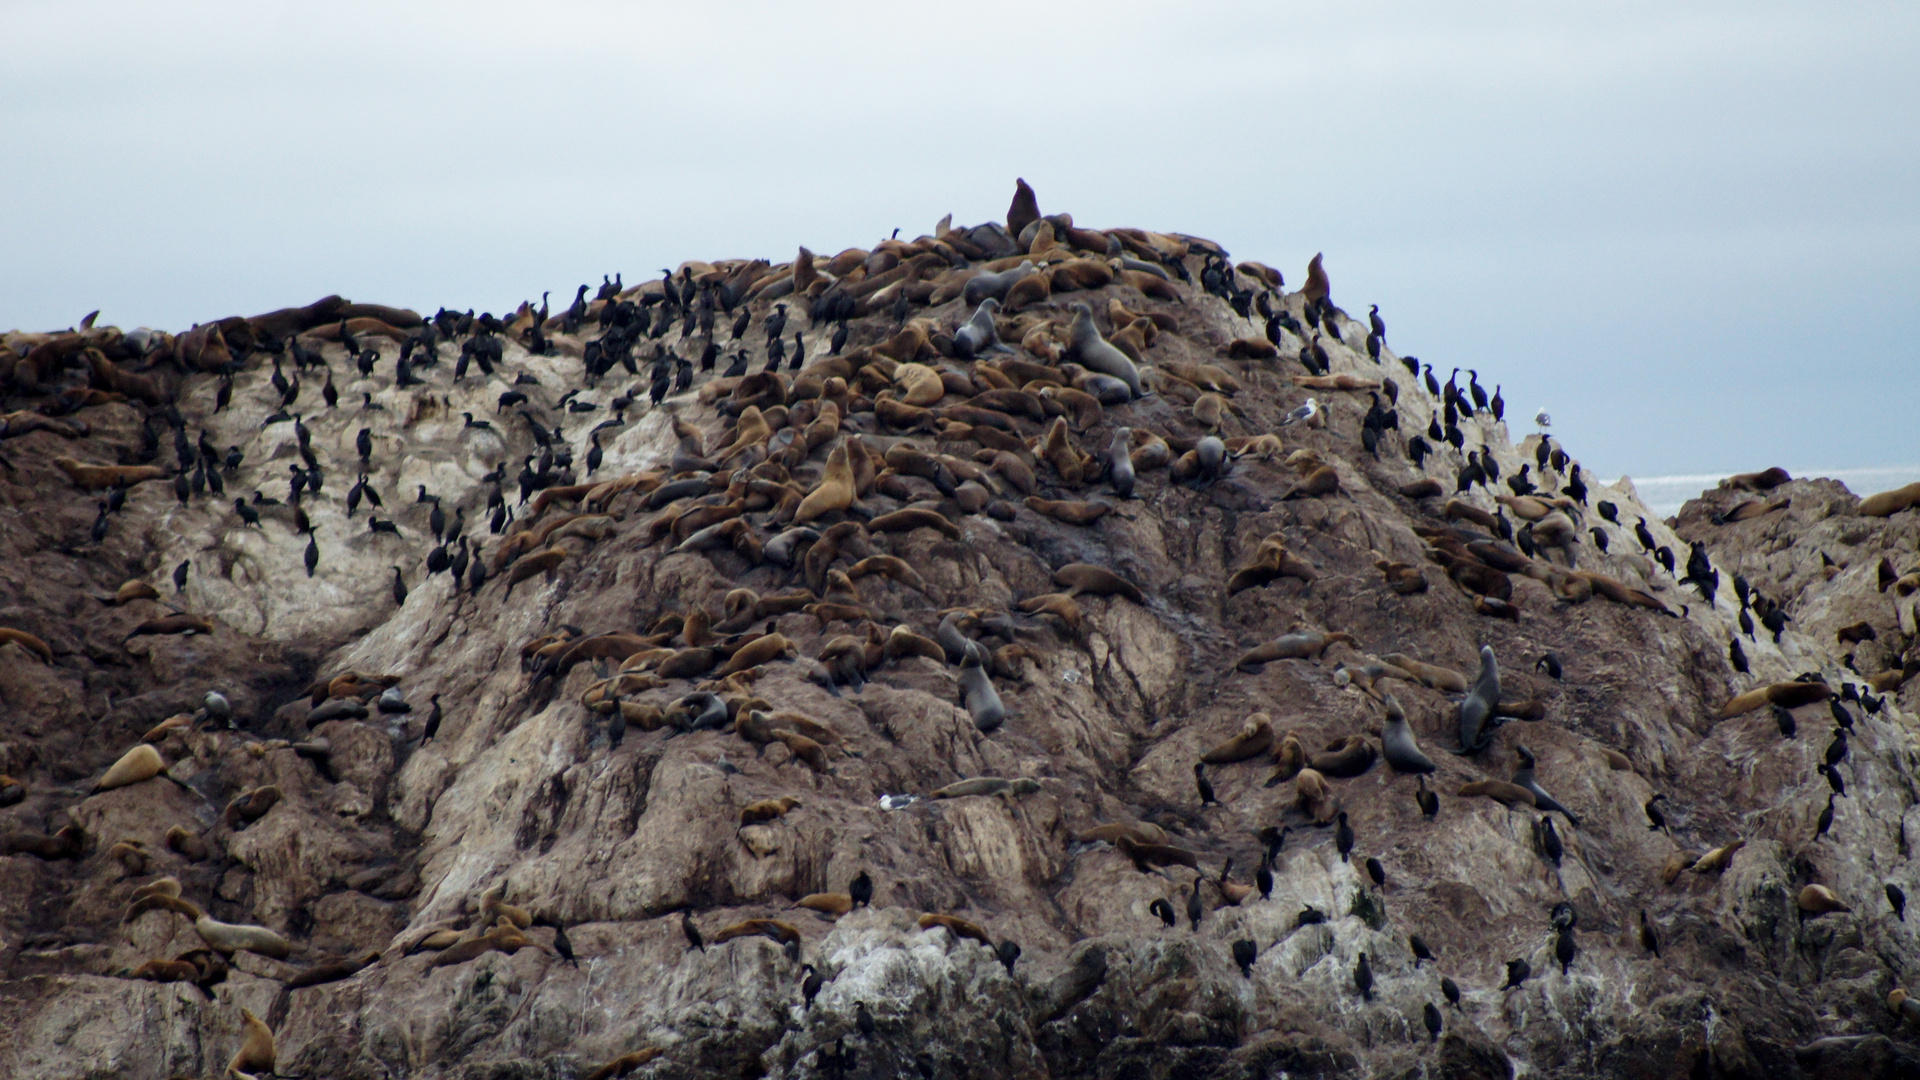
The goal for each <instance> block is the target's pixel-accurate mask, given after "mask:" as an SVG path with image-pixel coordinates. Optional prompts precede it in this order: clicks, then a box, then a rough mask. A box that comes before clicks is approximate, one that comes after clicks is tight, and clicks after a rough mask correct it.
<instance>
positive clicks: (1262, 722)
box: [1200, 712, 1273, 765]
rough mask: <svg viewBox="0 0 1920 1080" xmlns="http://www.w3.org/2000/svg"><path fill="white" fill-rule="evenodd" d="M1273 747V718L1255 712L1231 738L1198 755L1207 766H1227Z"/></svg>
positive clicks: (1256, 755)
mask: <svg viewBox="0 0 1920 1080" xmlns="http://www.w3.org/2000/svg"><path fill="white" fill-rule="evenodd" d="M1272 745H1273V718H1272V717H1270V716H1268V715H1267V714H1266V713H1263V712H1257V713H1254V714H1253V715H1252V716H1249V717H1247V719H1246V722H1245V723H1243V724H1241V725H1240V730H1239V731H1238V732H1237V733H1235V735H1234V736H1233V738H1231V739H1228V740H1227V741H1226V742H1223V743H1221V744H1220V745H1218V746H1216V747H1214V748H1213V749H1211V750H1209V751H1207V752H1206V753H1204V754H1202V755H1200V760H1201V762H1202V763H1203V764H1207V765H1227V764H1231V763H1233V762H1235V761H1245V760H1247V759H1248V758H1250V757H1258V756H1259V755H1261V754H1264V753H1266V752H1267V750H1268V748H1269V747H1271V746H1272Z"/></svg>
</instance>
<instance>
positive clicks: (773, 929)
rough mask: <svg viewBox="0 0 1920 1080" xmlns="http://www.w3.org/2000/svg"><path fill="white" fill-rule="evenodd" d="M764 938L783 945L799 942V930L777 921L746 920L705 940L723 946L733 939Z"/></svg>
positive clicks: (789, 924) (791, 925) (710, 943)
mask: <svg viewBox="0 0 1920 1080" xmlns="http://www.w3.org/2000/svg"><path fill="white" fill-rule="evenodd" d="M744 937H765V938H767V939H768V940H770V941H775V942H778V943H779V944H782V945H785V944H788V943H789V942H797V941H799V940H800V928H799V927H797V926H795V925H793V924H792V923H789V922H781V921H780V920H779V919H747V920H745V921H742V922H737V923H734V924H733V925H732V926H729V927H727V928H725V929H723V930H721V931H720V932H719V933H717V934H715V935H713V936H712V937H711V938H708V939H707V944H709V945H724V944H726V943H727V942H729V941H732V940H734V939H735V938H744Z"/></svg>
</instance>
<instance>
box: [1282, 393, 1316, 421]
mask: <svg viewBox="0 0 1920 1080" xmlns="http://www.w3.org/2000/svg"><path fill="white" fill-rule="evenodd" d="M1319 412H1320V400H1319V399H1318V398H1308V399H1307V403H1306V404H1305V405H1302V406H1300V407H1299V408H1297V409H1295V410H1293V411H1292V412H1290V413H1288V414H1287V416H1286V419H1284V420H1282V421H1280V426H1281V427H1286V426H1287V425H1288V424H1298V423H1303V422H1311V421H1312V420H1313V418H1314V416H1316V415H1317V414H1318V413H1319Z"/></svg>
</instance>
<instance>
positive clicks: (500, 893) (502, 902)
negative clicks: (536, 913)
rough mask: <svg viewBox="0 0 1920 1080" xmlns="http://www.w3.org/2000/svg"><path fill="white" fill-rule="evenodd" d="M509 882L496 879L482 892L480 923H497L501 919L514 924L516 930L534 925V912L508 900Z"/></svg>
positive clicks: (488, 924) (490, 924)
mask: <svg viewBox="0 0 1920 1080" xmlns="http://www.w3.org/2000/svg"><path fill="white" fill-rule="evenodd" d="M506 897H507V883H506V882H505V881H496V882H494V883H493V884H492V885H491V886H488V888H487V889H486V891H484V892H482V893H481V894H480V923H481V925H483V926H493V925H497V924H498V923H499V922H500V920H501V919H505V920H507V921H508V922H510V923H512V924H513V927H514V929H516V930H525V929H526V928H527V927H529V926H532V925H533V914H532V913H531V912H529V911H528V910H527V909H526V908H523V907H515V906H514V905H512V904H509V903H507V902H506Z"/></svg>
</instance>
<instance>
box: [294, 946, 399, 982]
mask: <svg viewBox="0 0 1920 1080" xmlns="http://www.w3.org/2000/svg"><path fill="white" fill-rule="evenodd" d="M379 959H380V954H379V953H377V952H367V953H362V954H360V955H359V956H347V957H341V958H339V959H336V960H322V961H320V962H319V963H317V964H311V965H309V966H308V967H306V968H305V969H303V970H302V971H301V972H300V974H298V975H295V976H294V977H293V978H291V979H288V980H287V989H289V990H299V989H301V988H302V987H307V986H319V985H321V984H322V983H330V982H338V981H340V980H341V979H349V978H352V977H353V976H355V975H357V974H359V973H360V972H361V971H363V970H364V969H366V968H367V967H368V966H369V965H371V964H373V963H374V962H376V961H378V960H379Z"/></svg>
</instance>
